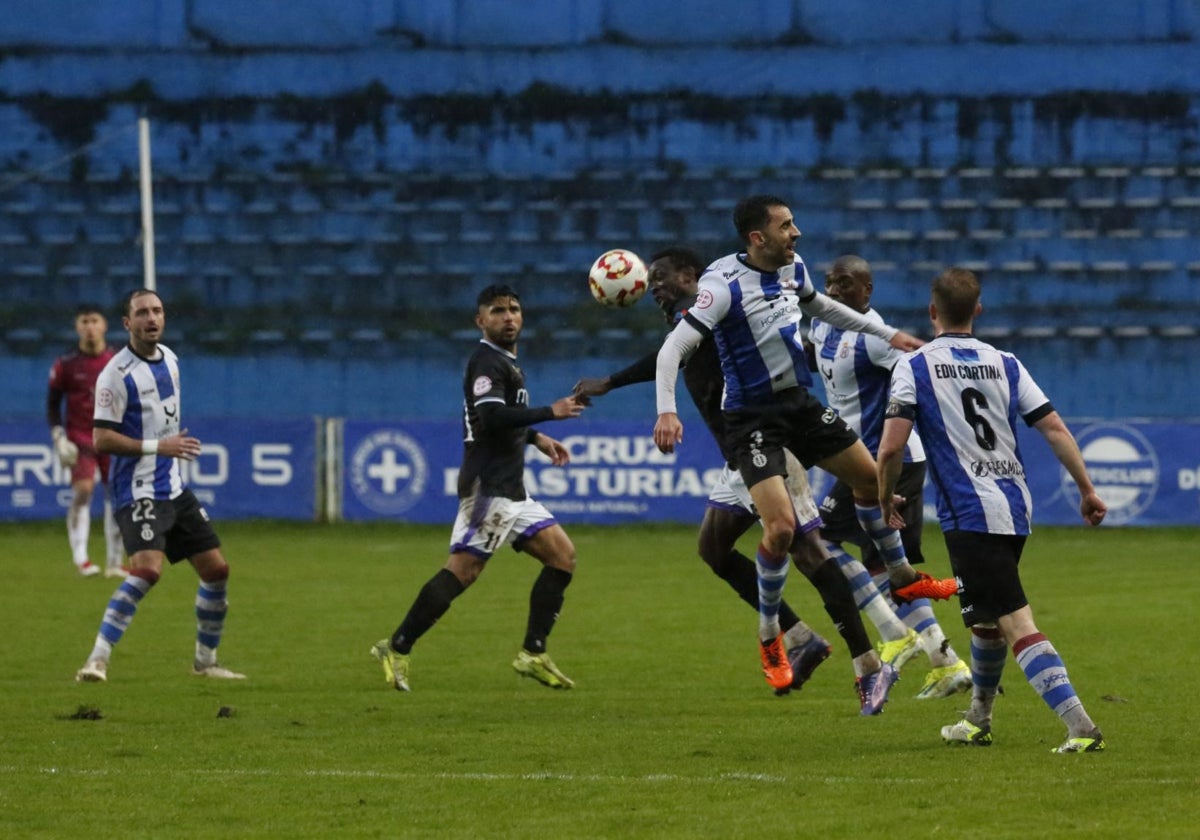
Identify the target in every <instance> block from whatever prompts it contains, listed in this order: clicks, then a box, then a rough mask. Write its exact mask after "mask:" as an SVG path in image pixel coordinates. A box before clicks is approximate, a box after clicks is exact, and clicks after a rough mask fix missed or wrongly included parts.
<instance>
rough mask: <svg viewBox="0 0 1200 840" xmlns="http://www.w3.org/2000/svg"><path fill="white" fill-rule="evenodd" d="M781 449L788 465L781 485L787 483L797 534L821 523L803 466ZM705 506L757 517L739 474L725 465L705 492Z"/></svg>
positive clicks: (746, 488)
mask: <svg viewBox="0 0 1200 840" xmlns="http://www.w3.org/2000/svg"><path fill="white" fill-rule="evenodd" d="M784 452H785V454H786V455H787V465H788V474H787V478H785V479H784V484H786V485H787V489H788V495H790V496H791V497H792V508H793V509H794V510H795V511H796V522H798V523H799V524H800V533H802V534H807V533H808V532H809V531H811V530H813V529H814V528H820V527H821V525H822V524H824V523H822V522H821V513H820V511H819V510H818V509H817V500H816V499H814V498H813V493H812V487H810V486H809V483H808V473H807V472H806V471H805V469H804V465H803V464H801V463H800V461H799V460H797V459H796V456H794V455H793V454H792V453H791V452H788V451H787V450H784ZM708 505H709V506H710V507H717V508H725V509H727V510H729V509H734V510H742V511H745V512H746V513H748V514H750V515H751V516H754V517H757V516H758V513H757V511H755V509H754V502H753V501H752V500H751V499H750V488H749V487H747V486H746V482H745V480H744V479H743V478H742V474H741V473H740V472H738V471H737V470H733V469H730V468H729V465H728V464H727V465H725V467H723V468H722V469H721V476H720V477H719V478H718V479H717V483H716V484H714V485H713V489H712V491H711V492H709V494H708Z"/></svg>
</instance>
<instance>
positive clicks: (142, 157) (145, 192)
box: [138, 117, 158, 289]
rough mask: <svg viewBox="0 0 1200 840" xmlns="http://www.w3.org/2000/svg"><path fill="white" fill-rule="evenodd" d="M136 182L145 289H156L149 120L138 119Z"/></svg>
mask: <svg viewBox="0 0 1200 840" xmlns="http://www.w3.org/2000/svg"><path fill="white" fill-rule="evenodd" d="M138 180H139V184H140V186H141V194H142V267H143V271H144V273H145V282H146V288H147V289H157V288H158V282H157V279H156V275H155V268H154V192H153V189H152V188H151V181H150V120H149V119H147V118H146V117H139V118H138Z"/></svg>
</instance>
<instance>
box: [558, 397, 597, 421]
mask: <svg viewBox="0 0 1200 840" xmlns="http://www.w3.org/2000/svg"><path fill="white" fill-rule="evenodd" d="M587 404H588V401H587V397H576V396H570V397H563V398H562V399H560V400H555V401H554V404H553V405H551V406H550V410H551V411H552V412H553V413H554V419H555V420H566V419H567V418H569V417H578V416H579V415H580V414H583V410H584V408H586V407H587Z"/></svg>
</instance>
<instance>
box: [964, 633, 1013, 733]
mask: <svg viewBox="0 0 1200 840" xmlns="http://www.w3.org/2000/svg"><path fill="white" fill-rule="evenodd" d="M1007 658H1008V645H1007V644H1005V642H1004V637H1003V636H1002V635H1001V634H1000V631H999V630H998V629H997V628H995V627H972V628H971V682H972V684H973V688H972V691H971V708H970V710H969V711H968V712H967V719H968V720H970V721H971V722H972V723H974V724H975V725H976V726H990V725H991V723H992V704H993V703H994V702H995V701H996V693H997V692H998V691H999V690H1000V675H1001V674H1002V673H1003V672H1004V662H1005V660H1006V659H1007Z"/></svg>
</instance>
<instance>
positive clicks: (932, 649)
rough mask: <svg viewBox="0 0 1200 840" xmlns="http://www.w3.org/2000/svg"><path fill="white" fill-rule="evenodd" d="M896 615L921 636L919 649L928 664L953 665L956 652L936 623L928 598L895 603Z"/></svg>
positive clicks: (936, 666)
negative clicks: (923, 653) (927, 658)
mask: <svg viewBox="0 0 1200 840" xmlns="http://www.w3.org/2000/svg"><path fill="white" fill-rule="evenodd" d="M896 615H897V616H899V617H900V619H902V620H903V621H904V623H905V624H906V625H908V626H909V627H911V628H912V629H913V630H916V631H917V634H918V635H919V636H920V637H921V650H923V651H924V652H925V655H926V656H928V657H929V662H930V664H932V665H933V667H935V668H942V667H945V666H946V665H953V664H954V663H955V662H957V661H958V654H957V653H955V652H954V648H952V647H950V642H949V641H947V639H946V634H945V633H944V632H942V626H941V625H940V624H938V620H937V616H936V615H934V614H933V605H932V604H930V603H929V599H928V598H918V599H916V600H915V601H909V602H908V603H905V604H896Z"/></svg>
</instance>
